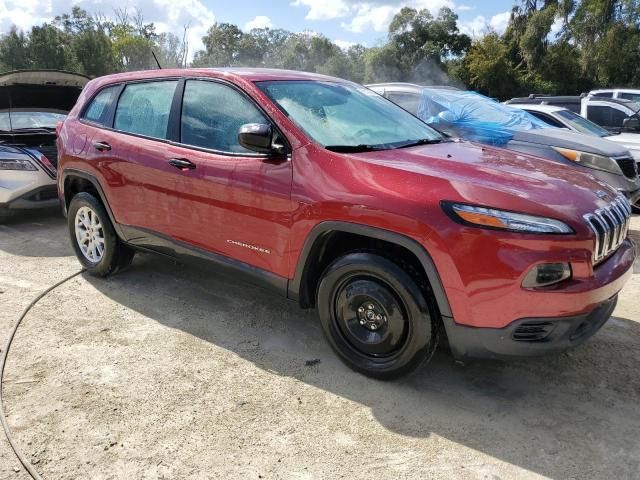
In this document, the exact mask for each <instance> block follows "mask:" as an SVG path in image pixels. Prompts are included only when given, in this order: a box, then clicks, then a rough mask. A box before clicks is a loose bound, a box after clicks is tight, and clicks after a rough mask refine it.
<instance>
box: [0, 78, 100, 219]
mask: <svg viewBox="0 0 640 480" xmlns="http://www.w3.org/2000/svg"><path fill="white" fill-rule="evenodd" d="M88 81H89V78H88V77H86V76H84V75H79V74H75V73H70V72H63V71H56V70H20V71H14V72H9V73H5V74H2V75H0V218H2V217H6V216H9V215H12V214H15V213H18V212H20V211H25V210H32V209H39V208H47V207H57V206H59V200H58V192H57V187H56V180H55V179H56V166H57V160H58V154H57V150H56V143H55V142H56V124H57V123H58V122H61V121H62V120H64V119H65V117H66V115H67V113H68V112H69V110H71V108H72V107H73V105H74V104H75V102H76V100H77V99H78V96H79V95H80V92H81V91H82V88H83V87H84V85H85V84H86V83H87V82H88Z"/></svg>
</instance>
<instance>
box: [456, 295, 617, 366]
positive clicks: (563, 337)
mask: <svg viewBox="0 0 640 480" xmlns="http://www.w3.org/2000/svg"><path fill="white" fill-rule="evenodd" d="M617 301H618V296H617V295H615V296H613V297H611V298H610V299H608V300H606V301H605V302H603V303H601V304H600V305H598V306H597V307H596V308H594V309H593V310H591V311H590V312H587V313H583V314H580V315H574V316H571V317H557V318H524V319H521V320H516V321H515V322H513V323H512V324H510V325H508V326H507V327H505V328H475V327H466V326H463V325H457V324H455V323H454V322H452V321H451V320H449V321H448V322H447V321H446V320H445V328H446V331H447V337H448V339H449V345H450V346H451V350H452V352H453V355H454V356H455V357H456V358H458V359H464V358H512V357H535V356H540V355H546V354H551V353H557V352H561V351H564V350H566V349H568V348H572V347H575V346H577V345H580V344H581V343H583V342H585V341H586V340H587V339H589V338H590V337H591V336H593V335H594V334H595V333H596V332H597V331H598V330H600V328H601V327H602V326H603V325H604V324H605V323H606V322H607V320H609V318H610V317H611V314H612V313H613V310H614V309H615V307H616V303H617Z"/></svg>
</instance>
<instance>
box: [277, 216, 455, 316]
mask: <svg viewBox="0 0 640 480" xmlns="http://www.w3.org/2000/svg"><path fill="white" fill-rule="evenodd" d="M340 234H343V235H344V234H346V235H356V236H359V237H363V238H365V239H370V240H374V241H381V242H385V243H387V244H392V245H394V246H397V247H399V248H401V249H404V250H405V251H408V252H409V253H410V254H411V255H413V256H414V257H415V258H416V260H417V261H418V263H419V265H420V266H421V267H422V270H423V271H424V274H425V275H426V278H427V280H428V281H429V284H430V287H431V290H432V292H433V295H434V297H435V299H436V303H437V306H438V309H439V311H440V314H441V315H442V316H446V317H451V316H452V313H451V307H450V304H449V300H448V298H447V295H446V293H445V290H444V286H443V284H442V280H441V279H440V275H439V273H438V270H437V269H436V266H435V263H434V262H433V259H432V258H431V255H429V252H427V250H426V249H425V248H424V247H423V246H422V245H420V244H419V243H418V242H417V241H415V240H414V239H412V238H410V237H407V236H406V235H403V234H400V233H397V232H393V231H390V230H385V229H381V228H377V227H371V226H368V225H362V224H358V223H351V222H343V221H327V222H321V223H319V224H318V225H316V226H315V227H314V228H313V229H312V230H311V232H310V233H309V235H308V236H307V238H306V239H305V242H304V245H303V248H302V251H301V252H300V256H299V258H298V261H297V264H296V270H295V274H294V277H293V279H291V280H290V281H289V285H288V290H287V296H288V298H290V299H291V300H295V301H297V302H298V303H300V305H301V306H302V307H303V308H308V307H311V306H313V304H314V302H315V298H314V297H315V294H314V292H315V286H317V281H318V279H319V278H315V277H317V276H318V275H319V274H320V275H321V273H322V272H320V273H318V269H317V260H318V259H319V258H320V257H322V255H323V253H324V251H325V250H326V249H327V246H328V245H329V242H330V239H331V238H332V236H334V235H340ZM314 268H315V271H314Z"/></svg>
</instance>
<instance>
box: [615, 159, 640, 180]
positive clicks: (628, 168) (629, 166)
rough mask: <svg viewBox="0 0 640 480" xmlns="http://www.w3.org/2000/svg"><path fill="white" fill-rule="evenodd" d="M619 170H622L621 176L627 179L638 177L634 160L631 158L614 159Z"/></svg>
mask: <svg viewBox="0 0 640 480" xmlns="http://www.w3.org/2000/svg"><path fill="white" fill-rule="evenodd" d="M614 160H615V161H616V163H617V164H618V166H619V167H620V170H622V174H623V175H624V176H625V177H627V178H636V177H637V176H638V170H637V168H638V167H637V166H636V161H635V159H633V158H631V157H619V158H615V159H614Z"/></svg>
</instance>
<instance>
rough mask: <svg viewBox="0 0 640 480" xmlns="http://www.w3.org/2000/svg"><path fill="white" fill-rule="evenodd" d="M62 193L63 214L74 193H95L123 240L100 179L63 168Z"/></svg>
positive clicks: (83, 172)
mask: <svg viewBox="0 0 640 480" xmlns="http://www.w3.org/2000/svg"><path fill="white" fill-rule="evenodd" d="M61 185H62V195H63V201H64V203H63V206H64V212H65V215H66V213H67V211H68V209H69V204H70V203H71V200H72V199H73V197H74V196H75V195H77V194H78V193H81V192H88V193H92V194H94V195H96V196H97V197H98V200H100V202H102V205H104V208H105V210H106V211H107V215H109V220H111V224H112V225H113V228H114V229H115V231H116V234H117V235H118V237H120V239H121V240H125V239H126V237H125V236H124V234H123V232H122V229H121V228H120V225H119V224H118V222H116V219H115V217H114V216H113V212H112V211H111V207H110V206H109V202H108V201H107V196H106V195H105V193H104V189H103V188H102V185H101V184H100V181H99V180H98V179H97V178H96V177H95V176H94V175H92V174H90V173H88V172H85V171H83V170H77V169H75V168H73V169H71V168H70V169H65V170H64V171H63V172H62V182H61Z"/></svg>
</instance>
